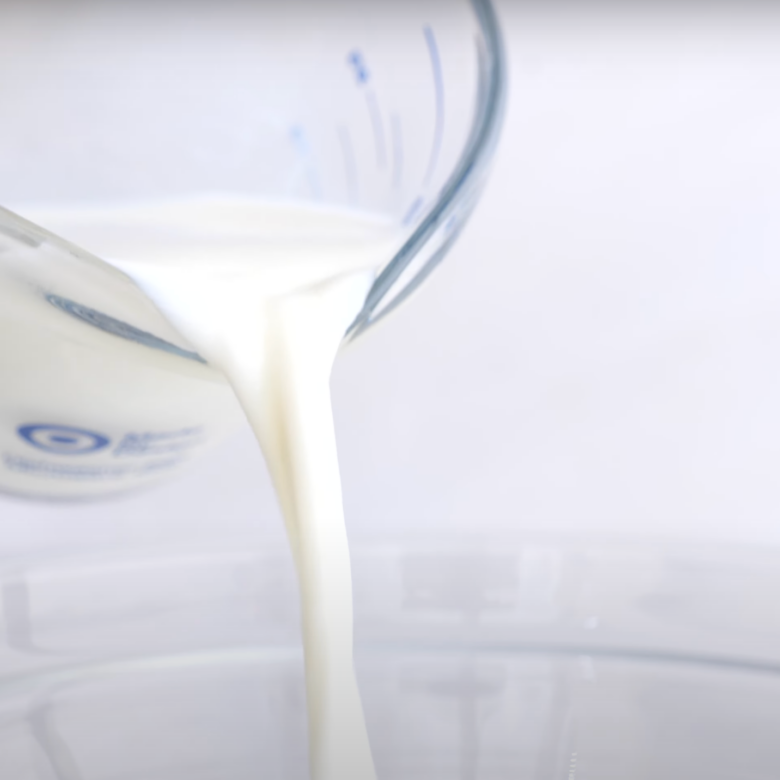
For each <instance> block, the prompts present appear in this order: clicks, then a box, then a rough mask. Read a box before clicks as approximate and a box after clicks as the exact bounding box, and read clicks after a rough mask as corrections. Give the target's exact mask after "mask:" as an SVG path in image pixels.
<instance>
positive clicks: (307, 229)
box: [20, 197, 399, 780]
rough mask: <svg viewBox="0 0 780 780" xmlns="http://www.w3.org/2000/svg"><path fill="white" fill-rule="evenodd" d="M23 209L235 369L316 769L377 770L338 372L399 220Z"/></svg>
mask: <svg viewBox="0 0 780 780" xmlns="http://www.w3.org/2000/svg"><path fill="white" fill-rule="evenodd" d="M20 211H22V210H20ZM22 213H23V214H24V215H25V216H26V217H28V218H29V219H32V220H34V221H36V222H38V224H42V225H45V226H46V227H47V228H48V229H50V230H52V231H53V232H55V233H59V235H62V236H65V237H66V238H68V240H70V241H72V242H74V243H76V244H79V245H80V246H82V247H84V248H85V249H88V250H89V251H91V252H93V253H94V254H96V255H97V256H99V257H101V258H103V259H105V260H107V261H109V262H111V263H112V264H114V265H115V266H117V267H119V268H120V269H121V270H123V271H124V272H125V273H127V274H128V275H129V276H131V277H132V278H133V279H134V280H135V281H136V283H137V284H138V285H139V286H140V287H141V288H142V289H143V290H145V291H146V293H147V294H148V295H149V296H150V298H151V299H152V300H153V301H154V302H155V303H156V305H157V306H158V307H159V308H160V310H161V311H162V312H163V313H164V314H165V315H166V316H167V317H168V319H169V320H170V321H171V322H172V323H173V325H174V326H175V327H176V328H177V330H179V331H180V332H181V334H182V335H183V336H184V337H185V338H187V339H188V340H189V341H190V342H191V343H192V345H193V347H194V348H195V349H197V351H198V352H199V354H200V355H201V356H202V357H203V358H205V359H206V360H207V361H209V362H210V363H212V364H213V365H215V366H216V367H218V368H219V369H221V370H222V371H223V372H224V374H225V375H226V376H227V377H228V379H229V381H230V382H231V384H232V386H233V388H234V390H235V392H236V395H237V396H238V398H239V400H240V402H241V404H242V406H243V408H244V410H245V412H246V415H247V417H248V418H249V421H250V423H251V425H252V427H253V429H254V431H255V434H256V435H257V438H258V441H259V442H260V445H261V447H262V449H263V452H264V454H265V458H266V462H267V464H268V468H269V470H270V473H271V477H272V479H273V483H274V486H275V488H276V492H277V496H278V499H279V503H280V505H281V508H282V512H283V514H284V519H285V523H286V526H287V534H288V538H289V543H290V547H291V550H292V554H293V558H294V560H295V565H296V568H297V572H298V579H299V583H300V592H301V604H302V617H303V641H304V651H305V663H306V686H307V700H308V708H309V734H310V736H309V739H310V759H311V771H312V776H313V777H314V778H316V780H371V778H374V777H375V774H374V769H373V762H372V758H371V752H370V747H369V743H368V738H367V734H366V729H365V724H364V721H363V715H362V707H361V702H360V696H359V692H358V689H357V683H356V680H355V676H354V672H353V665H352V584H351V575H350V560H349V547H348V542H347V535H346V529H345V526H344V516H343V509H342V500H341V486H340V479H339V469H338V458H337V453H336V442H335V435H334V430H333V419H332V414H331V406H330V391H329V379H330V372H331V367H332V364H333V360H334V358H335V355H336V353H337V351H338V348H339V345H340V344H341V341H342V339H343V336H344V332H345V330H346V329H347V327H348V326H349V324H350V323H351V322H352V320H353V319H354V317H355V315H356V314H357V313H358V311H359V310H360V308H361V306H362V305H363V302H364V299H365V295H366V293H367V291H368V289H369V286H370V284H371V282H372V280H373V277H374V273H375V270H376V269H377V268H378V267H379V266H381V265H383V264H385V263H386V262H387V261H388V260H389V259H390V257H392V254H393V251H394V249H395V248H396V247H397V245H398V243H399V235H398V232H397V230H396V228H395V226H394V225H392V224H390V223H388V222H387V221H384V220H382V219H379V218H375V217H371V216H368V215H363V214H358V213H353V212H346V211H337V210H324V209H317V208H310V207H302V206H299V205H289V204H283V203H281V204H280V203H264V202H255V201H247V200H242V199H238V198H225V197H219V198H199V199H187V200H181V201H177V202H160V203H156V204H142V205H134V206H128V207H121V208H110V209H108V208H100V209H98V208H80V209H72V210H67V211H63V210H49V209H29V208H28V209H24V210H23V211H22Z"/></svg>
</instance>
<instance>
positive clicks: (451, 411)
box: [0, 2, 780, 555]
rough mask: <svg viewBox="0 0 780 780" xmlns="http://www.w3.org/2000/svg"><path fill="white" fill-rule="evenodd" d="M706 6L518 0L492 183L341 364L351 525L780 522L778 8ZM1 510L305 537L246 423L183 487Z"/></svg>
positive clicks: (24, 538)
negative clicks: (277, 495) (415, 290)
mask: <svg viewBox="0 0 780 780" xmlns="http://www.w3.org/2000/svg"><path fill="white" fill-rule="evenodd" d="M616 5H617V4H616ZM766 5H769V4H766ZM701 6H702V7H701V8H700V9H699V8H698V7H697V6H696V5H693V6H692V7H691V8H690V10H689V11H685V12H679V11H678V12H676V13H675V14H674V15H673V16H668V15H666V16H665V15H663V14H662V12H659V11H655V12H651V11H648V10H643V11H633V12H630V13H629V12H623V13H621V14H618V13H617V11H616V10H615V9H614V8H609V10H607V9H606V7H605V9H604V10H602V11H599V10H597V9H596V8H595V7H594V6H592V5H588V6H587V7H582V6H581V7H580V10H579V11H578V10H575V9H574V7H573V6H566V5H563V4H561V5H557V4H552V6H549V5H548V7H547V10H546V11H542V10H539V9H538V8H536V7H535V6H534V7H533V8H532V7H530V6H526V5H523V4H520V3H511V2H504V3H501V4H500V5H499V11H500V12H501V17H502V20H503V22H504V26H505V30H506V37H507V48H508V53H509V57H510V66H511V67H510V70H511V73H510V77H511V86H510V95H509V109H508V113H507V117H506V125H505V129H504V134H503V142H502V146H501V149H500V151H499V154H498V157H497V160H496V163H495V168H494V175H493V177H492V180H491V182H490V185H489V188H488V190H487V192H486V194H485V196H484V199H483V202H482V203H481V205H480V207H479V209H478V212H477V214H476V215H475V217H474V219H473V221H472V222H471V223H470V225H469V227H468V228H467V230H466V231H465V233H464V235H463V236H462V238H461V240H460V241H459V243H458V245H457V246H456V248H455V249H454V250H453V251H452V253H451V255H450V256H449V257H448V258H447V260H446V261H445V263H444V264H443V265H442V266H441V268H440V269H439V270H438V271H437V273H436V274H435V275H434V277H432V278H431V281H430V282H429V284H428V285H427V287H426V288H424V290H423V291H422V292H421V293H420V294H419V295H418V296H417V298H416V299H414V300H413V301H412V302H411V303H410V304H408V305H407V306H405V308H404V309H402V310H401V311H400V312H399V313H398V314H397V315H396V316H395V317H393V318H392V319H391V320H389V321H388V322H387V323H386V324H385V325H384V326H382V327H381V328H379V329H378V330H377V331H376V332H374V333H371V334H369V335H367V336H366V337H365V338H363V339H361V340H360V341H359V342H358V343H356V344H354V345H352V346H351V347H349V348H348V349H346V350H345V352H344V353H343V355H342V356H341V358H340V359H339V361H338V363H337V365H336V369H335V372H334V376H333V393H334V405H335V414H336V423H337V429H338V435H339V444H340V448H341V461H342V468H343V481H344V493H345V500H346V509H347V516H348V523H349V530H350V534H351V535H352V538H353V539H355V540H376V539H387V538H390V537H396V538H397V537H403V536H408V535H419V536H426V537H431V538H445V537H447V538H450V537H453V536H462V535H471V534H480V535H482V534H488V535H495V536H496V537H498V536H501V535H503V534H505V533H507V532H513V533H514V532H517V533H525V532H533V533H535V534H536V533H555V534H559V533H560V534H566V535H573V534H577V535H579V534H585V533H587V534H598V535H603V534H608V535H619V536H629V537H638V536H642V537H645V536H654V537H661V538H664V537H674V538H678V539H701V540H705V539H707V540H715V541H718V540H720V541H740V542H762V543H772V544H775V543H777V542H780V488H779V487H778V485H779V484H780V480H779V479H778V475H779V474H780V412H779V411H778V401H779V400H780V90H778V86H779V85H780V16H778V15H774V16H770V15H769V13H770V12H769V11H765V10H763V6H756V7H755V8H754V9H751V8H749V7H746V6H744V5H743V6H741V8H742V10H741V11H739V12H737V11H736V10H728V9H727V8H726V7H723V6H721V7H720V9H719V10H715V9H713V8H712V7H709V9H708V8H707V6H706V5H705V4H701ZM734 8H735V9H736V8H737V5H736V4H734ZM759 9H760V10H759ZM664 13H665V12H664ZM0 519H1V521H2V527H3V541H2V545H1V549H2V552H3V554H5V555H10V554H14V553H17V552H22V551H33V550H37V551H42V550H51V549H54V548H60V549H61V548H65V547H68V548H70V547H72V548H79V549H82V548H84V547H91V548H101V547H105V546H107V545H112V546H113V545H122V546H148V545H153V544H157V543H166V544H167V543H171V542H175V541H177V540H186V541H188V542H192V541H203V542H207V543H208V542H209V541H210V540H214V541H216V540H218V539H227V538H239V539H240V538H246V540H247V541H248V542H249V541H252V542H254V541H262V542H263V543H266V544H277V543H279V544H280V543H281V541H282V532H281V521H280V518H279V513H278V510H277V508H276V505H275V501H274V498H273V495H272V492H271V489H270V485H269V483H268V479H267V477H266V475H265V471H264V466H263V463H262V459H261V456H260V453H259V451H258V449H257V446H256V445H255V443H254V441H253V439H252V437H251V434H250V433H249V431H248V429H245V430H242V431H241V432H240V433H239V434H238V435H236V436H235V438H233V439H231V440H230V441H229V442H227V443H225V444H224V445H222V446H221V447H220V448H219V449H218V450H216V451H214V452H212V453H211V455H210V456H209V457H208V458H207V459H205V460H203V461H202V462H200V463H199V464H198V465H197V466H196V467H195V468H194V469H193V470H192V471H191V472H190V473H189V474H188V475H187V476H185V477H183V478H181V479H179V480H178V481H177V482H175V483H172V484H170V485H165V486H162V487H160V488H156V489H154V490H151V491H149V492H147V493H144V494H139V495H137V496H132V497H128V498H124V499H120V500H115V501H113V502H101V503H95V504H90V505H75V504H74V505H41V504H34V503H27V502H21V501H17V500H11V499H0Z"/></svg>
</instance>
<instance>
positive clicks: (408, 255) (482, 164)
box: [345, 0, 507, 339]
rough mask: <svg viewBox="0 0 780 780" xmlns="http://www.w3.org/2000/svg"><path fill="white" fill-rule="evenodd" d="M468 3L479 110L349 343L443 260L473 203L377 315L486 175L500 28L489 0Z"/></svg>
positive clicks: (501, 73)
mask: <svg viewBox="0 0 780 780" xmlns="http://www.w3.org/2000/svg"><path fill="white" fill-rule="evenodd" d="M470 3H471V6H472V9H473V11H474V14H475V16H476V18H477V23H478V25H479V31H480V33H481V38H482V40H481V41H478V43H481V44H482V47H481V50H480V53H479V54H480V57H479V81H478V88H477V110H476V111H475V116H474V122H473V124H472V127H471V130H470V133H469V137H468V140H467V142H466V145H465V147H464V150H463V153H462V155H461V157H460V159H459V160H458V163H457V164H456V166H455V169H454V170H453V172H452V174H451V175H450V177H449V178H448V179H447V181H446V182H445V184H444V186H443V187H442V188H441V191H440V192H439V196H438V199H437V201H436V203H435V204H434V205H433V207H432V208H431V210H430V211H429V212H428V214H427V215H426V216H425V217H424V218H423V220H422V221H421V222H420V224H419V225H418V226H417V228H416V230H415V231H414V233H412V235H411V236H410V237H409V238H408V239H407V240H406V242H405V243H404V244H403V246H402V247H401V248H400V249H399V250H398V252H397V253H396V255H395V256H394V257H393V259H392V260H391V261H390V262H389V263H388V264H387V265H386V266H385V267H384V268H383V269H382V271H381V272H380V273H379V274H378V275H377V278H376V279H375V281H374V283H373V285H372V286H371V289H370V290H369V292H368V295H367V296H366V301H365V303H364V304H363V308H362V309H361V310H360V312H359V313H358V315H357V317H355V319H354V320H353V322H352V324H351V325H350V326H349V328H347V331H346V334H345V336H346V337H347V338H349V339H352V338H355V337H356V336H358V335H360V334H361V333H363V332H364V331H365V330H366V329H367V328H369V327H370V326H371V325H374V324H375V323H377V322H379V321H380V320H381V319H383V318H384V317H385V316H386V315H387V314H389V313H390V312H391V311H393V310H394V309H395V308H396V307H397V306H398V305H399V304H401V303H402V302H403V301H405V300H406V299H407V298H408V297H409V296H410V295H411V294H412V293H413V292H414V291H415V290H416V289H417V288H418V287H419V285H420V284H421V283H422V282H423V281H424V279H425V278H426V277H427V276H428V275H429V274H430V272H431V271H432V270H433V268H434V267H435V266H436V265H437V264H438V263H439V262H440V261H441V260H442V258H443V257H444V255H445V254H446V253H447V251H448V250H449V248H450V247H451V246H452V244H453V243H454V241H455V238H457V235H458V233H459V231H460V229H461V228H462V227H463V225H464V224H465V222H466V220H467V219H468V216H469V214H470V212H471V209H472V208H473V206H474V205H475V204H474V203H466V205H467V207H466V209H465V210H464V213H463V215H462V216H461V218H460V219H459V220H458V224H457V225H456V226H455V228H454V229H453V230H452V231H451V232H450V233H449V235H448V236H447V237H446V238H445V240H444V241H443V243H442V245H441V246H440V247H439V248H438V249H437V250H436V251H435V252H434V253H433V255H432V256H431V257H430V258H429V259H428V260H427V261H426V262H425V263H424V265H423V266H422V268H420V269H419V270H418V271H417V273H416V274H415V275H414V277H413V278H412V279H411V280H410V281H409V282H408V283H407V284H406V285H405V286H404V287H403V288H402V289H400V290H399V291H398V292H397V293H396V294H395V296H394V297H392V298H391V299H390V300H389V302H388V303H385V305H384V306H383V308H382V309H381V311H378V309H379V307H380V305H381V304H383V303H384V302H385V300H386V299H387V298H388V296H389V295H390V293H391V292H392V289H393V287H394V286H395V284H396V283H397V281H398V280H399V278H400V277H401V275H402V274H403V272H404V271H406V270H407V269H408V268H409V266H410V265H411V263H412V261H413V260H414V259H415V258H416V257H417V255H418V253H419V252H420V251H421V250H422V248H423V247H424V246H425V245H426V244H427V243H428V241H430V240H431V239H433V237H434V234H435V233H436V232H437V231H438V230H440V229H441V228H442V227H444V226H445V225H446V224H447V222H448V221H449V220H450V217H451V216H452V215H453V212H454V211H455V210H456V208H457V207H459V206H462V205H464V203H465V202H466V201H467V200H468V196H469V194H472V193H473V192H474V189H473V188H474V187H476V188H477V190H478V189H480V188H481V184H482V181H481V180H480V174H484V173H485V172H486V171H487V168H488V166H489V164H490V161H491V159H492V157H493V152H494V151H495V147H496V144H497V142H498V137H499V133H500V130H501V125H502V120H503V115H504V107H505V104H506V82H507V78H506V69H507V68H506V54H505V51H504V42H503V38H502V35H501V28H500V26H499V23H498V19H497V17H496V13H495V10H494V8H493V5H492V3H491V0H470ZM469 185H471V186H469ZM474 200H475V199H474Z"/></svg>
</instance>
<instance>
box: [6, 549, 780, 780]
mask: <svg viewBox="0 0 780 780" xmlns="http://www.w3.org/2000/svg"><path fill="white" fill-rule="evenodd" d="M353 563H354V581H355V593H356V604H355V608H356V662H357V672H358V678H359V681H360V685H361V692H362V697H363V702H364V708H365V713H366V720H367V725H368V730H369V735H370V737H371V742H372V746H373V750H374V757H375V761H376V766H377V772H378V776H379V777H380V778H382V780H392V779H394V778H398V780H408V779H409V778H420V779H421V780H422V778H432V777H435V778H440V779H441V780H450V778H452V779H453V780H455V778H458V779H459V780H470V779H472V778H473V779H474V780H476V779H477V778H480V779H485V780H487V779H490V780H509V778H534V780H542V779H544V780H574V779H575V778H576V779H577V780H582V778H593V779H595V778H599V780H601V779H602V778H606V779H611V778H614V779H615V780H618V778H620V780H651V779H654V778H658V777H663V778H668V780H690V778H702V779H703V778H719V780H744V778H751V780H772V779H773V778H775V777H777V766H778V761H779V760H780V748H779V747H778V745H777V738H776V734H777V729H778V727H780V653H778V648H779V647H780V641H778V640H780V616H779V615H780V613H778V612H776V611H775V610H773V608H772V604H773V594H774V593H775V592H777V590H778V587H780V558H778V554H777V553H776V552H767V551H766V550H757V549H750V548H747V547H746V548H742V549H735V548H734V547H733V546H732V547H729V548H728V549H723V548H718V547H703V546H701V545H698V546H695V547H686V546H681V545H677V546H664V545H660V544H656V545H654V544H650V543H647V542H645V543H643V544H641V545H640V544H633V545H632V544H619V543H615V542H603V541H596V540H590V541H580V542H576V541H571V540H570V541H568V542H565V543H561V542H560V541H556V540H554V539H545V538H539V537H537V538H504V539H498V538H493V539H491V540H490V542H489V543H488V542H484V541H479V540H474V542H473V543H471V544H468V545H466V544H462V543H461V544H451V545H449V546H448V545H446V544H442V543H441V542H439V543H437V544H435V545H426V544H424V543H419V544H416V545H415V544H410V543H408V542H406V543H400V544H397V545H393V544H387V543H384V544H380V545H375V546H362V547H361V546H358V547H357V548H356V549H355V550H354V555H353ZM0 578H1V580H2V597H3V605H4V616H5V640H6V641H5V643H4V646H3V647H2V650H0V654H1V655H0V661H1V663H0V668H2V674H1V675H0V773H2V775H3V777H9V778H10V777H13V778H14V779H15V780H39V778H44V777H45V778H56V779H57V780H113V779H114V778H116V780H119V779H120V778H122V780H124V779H128V780H129V779H130V778H132V779H133V780H135V779H136V778H138V780H141V778H143V780H179V778H181V780H184V779H185V778H187V780H191V778H193V777H197V778H199V780H225V779H226V778H229V779H230V780H243V779H244V778H246V780H250V778H257V777H264V778H269V779H271V778H273V779H274V780H276V779H277V778H278V780H295V779H296V778H301V780H303V779H304V778H306V777H307V756H306V712H305V691H304V681H303V658H302V652H301V648H300V641H299V630H298V606H297V595H296V586H295V577H294V573H293V568H292V564H291V561H290V560H289V556H288V555H287V553H286V552H285V551H284V550H283V549H280V550H275V549H272V548H270V547H269V548H266V549H264V550H262V551H257V550H255V549H248V548H247V546H246V545H235V544H231V545H224V546H223V547H222V548H221V549H215V548H214V547H213V546H210V547H209V548H208V549H207V548H205V547H198V546H196V545H190V546H173V547H169V548H167V549H155V550H149V551H146V552H144V551H137V552H136V553H135V554H133V555H129V554H127V553H126V552H125V553H121V552H117V551H114V552H113V553H111V552H109V551H104V552H103V553H101V554H91V555H82V556H77V555H75V556H63V557H60V558H55V557H48V558H46V559H32V558H31V559H27V560H16V561H13V562H11V561H6V562H5V564H4V565H3V567H2V569H0Z"/></svg>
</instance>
